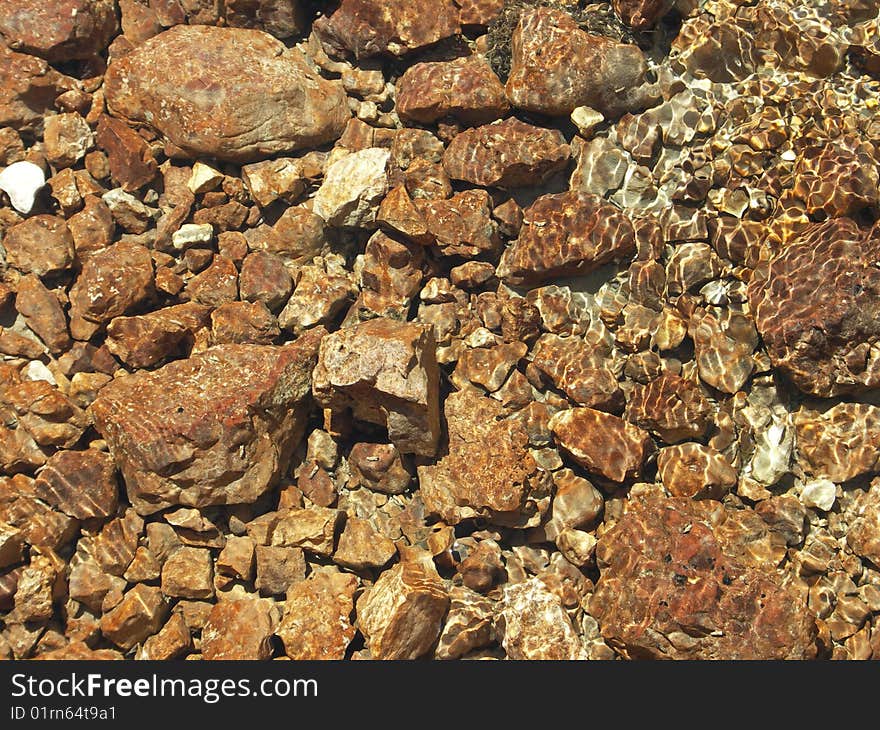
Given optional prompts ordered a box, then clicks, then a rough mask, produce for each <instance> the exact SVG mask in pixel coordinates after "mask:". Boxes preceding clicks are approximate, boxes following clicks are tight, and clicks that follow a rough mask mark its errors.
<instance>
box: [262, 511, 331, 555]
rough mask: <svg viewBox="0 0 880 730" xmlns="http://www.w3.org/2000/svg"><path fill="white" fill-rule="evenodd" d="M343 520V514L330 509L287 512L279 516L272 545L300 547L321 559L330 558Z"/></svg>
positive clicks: (273, 530) (273, 533)
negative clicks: (323, 556) (322, 556)
mask: <svg viewBox="0 0 880 730" xmlns="http://www.w3.org/2000/svg"><path fill="white" fill-rule="evenodd" d="M342 519H343V513H342V512H340V511H339V510H335V509H328V508H326V507H310V508H309V509H293V510H287V511H286V512H285V513H283V514H280V515H279V517H278V520H277V522H276V523H275V527H274V528H273V529H272V538H271V540H272V545H274V546H276V547H298V548H303V549H304V550H308V551H309V552H312V553H315V554H317V555H327V556H330V555H332V554H333V549H334V547H335V545H336V532H337V529H338V528H339V526H340V524H341V522H342Z"/></svg>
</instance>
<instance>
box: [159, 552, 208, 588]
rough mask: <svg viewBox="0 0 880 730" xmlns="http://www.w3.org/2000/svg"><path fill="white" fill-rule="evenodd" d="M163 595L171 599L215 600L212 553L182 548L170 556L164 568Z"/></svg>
mask: <svg viewBox="0 0 880 730" xmlns="http://www.w3.org/2000/svg"><path fill="white" fill-rule="evenodd" d="M162 593H164V594H165V595H166V596H168V597H169V598H213V596H214V563H213V561H212V560H211V551H210V550H205V549H203V548H194V547H182V548H180V549H179V550H176V551H175V552H173V553H172V554H171V555H169V556H168V558H167V560H166V561H165V564H164V565H163V566H162Z"/></svg>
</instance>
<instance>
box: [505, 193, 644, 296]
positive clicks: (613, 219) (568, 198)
mask: <svg viewBox="0 0 880 730" xmlns="http://www.w3.org/2000/svg"><path fill="white" fill-rule="evenodd" d="M635 248H636V241H635V231H634V229H633V226H632V223H631V222H630V220H629V218H628V217H627V216H626V215H624V214H623V213H622V212H621V211H620V210H619V209H618V208H616V207H614V206H613V205H611V204H610V203H608V202H606V201H605V200H603V199H602V198H600V197H598V196H596V195H591V194H589V193H582V192H576V191H573V190H570V191H568V192H565V193H556V194H551V195H542V196H541V197H539V198H538V199H537V200H535V202H534V203H532V205H530V206H529V207H528V208H526V209H525V211H523V226H522V229H521V230H520V234H519V237H518V238H517V239H516V240H515V241H513V242H512V243H511V244H510V245H509V246H508V247H507V250H506V251H505V252H504V254H502V256H501V261H500V262H499V264H498V269H497V273H498V276H499V277H500V278H501V279H503V280H504V281H506V282H507V283H509V284H514V285H519V284H537V283H541V282H544V281H547V280H549V279H554V278H556V277H559V276H571V275H578V274H586V273H588V272H590V271H593V270H594V269H597V268H598V267H600V266H602V265H603V264H606V263H608V262H609V261H612V260H614V259H616V258H623V257H625V256H629V255H631V254H632V253H634V252H635Z"/></svg>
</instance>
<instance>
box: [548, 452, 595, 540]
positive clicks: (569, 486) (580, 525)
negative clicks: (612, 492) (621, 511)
mask: <svg viewBox="0 0 880 730" xmlns="http://www.w3.org/2000/svg"><path fill="white" fill-rule="evenodd" d="M553 483H554V485H555V486H556V494H554V495H553V512H552V515H551V519H550V522H549V523H548V524H547V525H546V527H545V532H546V533H547V537H549V538H550V539H553V540H555V539H556V538H557V537H558V536H559V535H560V534H561V533H562V532H563V531H565V530H568V529H590V528H591V527H592V526H593V524H594V523H595V521H596V518H597V517H599V516H600V515H601V514H602V508H603V507H604V504H605V500H604V498H603V497H602V493H601V492H600V491H599V490H598V489H596V487H594V486H593V485H592V484H591V483H590V482H589V481H588V480H586V479H584V478H583V477H579V476H578V475H577V474H575V473H574V472H573V471H572V470H571V469H559V470H558V471H555V472H553Z"/></svg>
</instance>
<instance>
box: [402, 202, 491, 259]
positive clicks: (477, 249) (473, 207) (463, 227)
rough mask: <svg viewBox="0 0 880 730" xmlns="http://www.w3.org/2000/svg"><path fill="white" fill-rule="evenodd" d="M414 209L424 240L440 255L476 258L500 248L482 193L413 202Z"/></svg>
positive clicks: (488, 206)
mask: <svg viewBox="0 0 880 730" xmlns="http://www.w3.org/2000/svg"><path fill="white" fill-rule="evenodd" d="M414 207H415V209H416V210H417V211H418V212H419V214H420V215H421V217H422V218H423V220H424V222H425V230H426V240H428V241H429V242H430V243H431V244H432V245H433V246H435V247H436V248H437V249H438V250H439V252H440V253H441V254H442V255H443V256H462V257H465V258H476V257H477V256H481V255H484V254H489V255H491V254H494V253H496V252H497V251H498V249H499V248H500V247H501V237H500V236H499V235H498V226H497V225H496V223H495V222H494V221H493V220H492V218H491V215H490V213H491V198H490V197H489V194H488V193H487V192H486V191H485V190H465V191H463V192H461V193H456V194H454V195H453V196H452V197H451V198H448V199H445V200H416V201H414Z"/></svg>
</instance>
